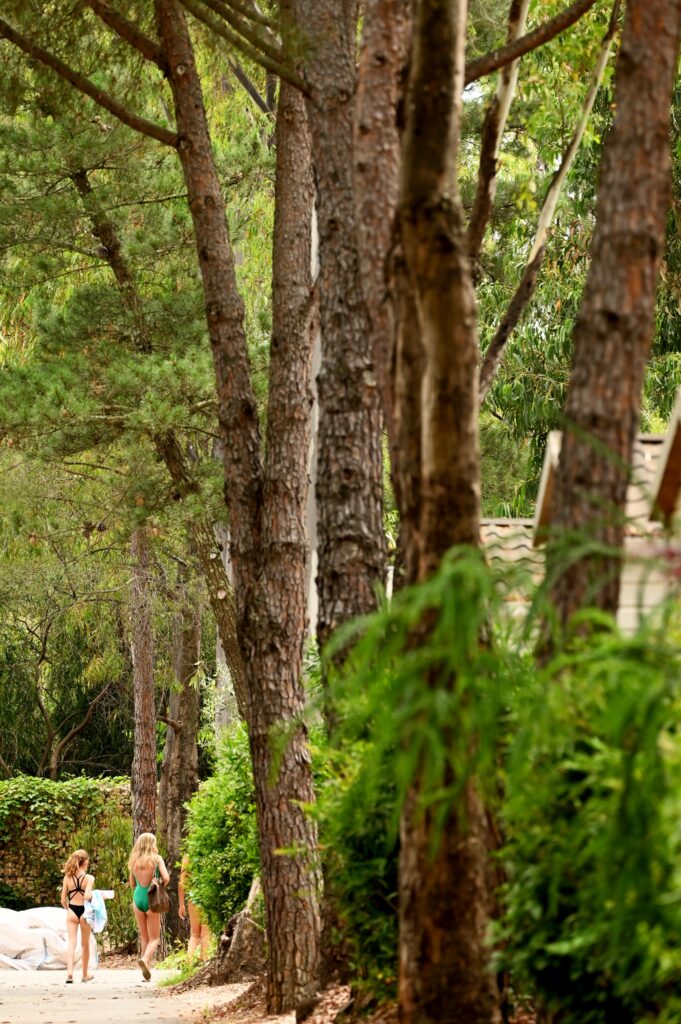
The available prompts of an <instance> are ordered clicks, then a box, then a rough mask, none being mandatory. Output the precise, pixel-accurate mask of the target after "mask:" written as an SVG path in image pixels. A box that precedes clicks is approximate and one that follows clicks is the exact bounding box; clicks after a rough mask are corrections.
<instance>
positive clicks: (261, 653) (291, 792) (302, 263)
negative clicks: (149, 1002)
mask: <svg viewBox="0 0 681 1024" xmlns="http://www.w3.org/2000/svg"><path fill="white" fill-rule="evenodd" d="M156 14H157V21H158V26H159V32H160V36H161V39H162V42H163V46H164V50H165V53H166V57H167V63H168V67H169V78H170V82H171V86H172V89H173V96H174V100H175V110H176V116H177V122H178V131H179V135H180V143H179V146H178V150H179V153H180V159H181V161H182V167H183V171H184V176H185V182H186V185H187V191H188V196H189V207H190V211H191V214H192V220H193V224H194V233H195V239H196V246H197V251H198V255H199V265H200V268H201V274H202V279H203V286H204V294H205V299H206V309H207V314H208V324H209V332H210V338H211V344H212V348H213V357H214V363H215V370H216V378H217V388H218V407H219V413H218V415H219V420H220V426H221V431H222V436H223V452H224V465H225V478H226V481H227V488H226V495H227V501H228V506H229V511H230V536H231V561H232V567H233V574H234V590H235V595H236V602H237V607H236V610H237V633H238V637H239V644H240V647H241V650H242V653H243V661H244V665H245V673H246V684H247V686H246V689H247V693H246V697H247V699H246V706H245V708H244V711H245V717H246V720H247V722H248V725H249V737H250V743H251V754H252V760H253V772H254V781H255V789H256V806H257V813H258V828H259V835H260V842H261V860H262V879H263V893H264V897H265V908H266V915H267V929H268V1009H269V1011H270V1012H274V1013H281V1012H283V1011H285V1010H288V1009H291V1008H292V1007H294V1006H295V1005H296V1004H297V1003H298V1002H299V1001H300V1000H301V999H303V998H306V997H308V996H309V994H310V992H311V990H312V989H313V988H314V986H315V984H316V976H317V958H318V909H317V907H318V891H317V890H318V877H317V868H316V864H315V861H314V857H315V848H316V835H315V829H314V826H313V825H312V823H311V821H310V819H309V817H308V816H307V815H306V814H305V812H304V809H303V807H304V805H305V804H306V803H310V802H312V800H313V799H314V790H313V786H312V774H311V768H310V758H309V753H308V749H307V742H306V736H305V731H304V728H303V727H302V726H301V725H296V724H294V723H296V720H297V719H298V717H299V715H300V711H301V710H302V705H303V699H304V697H303V690H302V686H301V680H300V669H301V660H302V644H303V639H304V635H305V613H304V608H305V590H304V581H305V560H306V544H305V534H304V520H305V502H306V496H307V493H306V480H307V476H306V459H307V452H308V446H309V412H310V404H311V400H310V393H309V388H310V381H309V366H310V358H311V341H312V333H313V332H312V329H311V324H312V317H313V303H312V296H311V289H310V242H309V229H310V223H311V190H310V186H309V185H308V184H305V182H306V178H305V167H306V166H307V163H306V157H305V154H306V145H307V143H306V138H307V129H306V126H305V120H304V118H303V117H302V116H301V115H302V106H301V102H300V100H299V99H298V97H297V96H295V95H293V94H290V95H289V93H288V90H286V91H285V90H284V87H282V95H281V99H280V104H279V110H278V118H277V201H276V211H277V223H276V226H275V254H274V260H273V263H274V268H275V273H274V282H273V284H274V291H275V299H274V303H273V319H274V329H273V337H272V346H271V353H270V395H269V405H268V410H269V411H268V437H267V455H266V463H265V466H263V465H262V463H261V461H260V431H259V425H258V417H257V408H256V404H255V396H254V393H253V389H252V385H251V380H250V370H249V365H248V355H247V346H246V338H245V334H244V328H243V303H242V301H241V299H240V297H239V294H238V291H237V288H236V278H235V272H234V260H233V257H232V252H231V248H230V242H229V235H228V231H227V221H226V216H225V209H224V203H223V200H222V196H221V194H220V186H219V181H218V177H217V173H216V169H215V165H214V162H213V157H212V153H211V147H210V138H209V134H208V126H207V123H206V118H205V111H204V107H203V99H202V95H201V88H200V83H199V79H198V75H197V73H196V68H195V63H194V56H193V52H192V47H191V41H190V38H189V35H188V32H187V28H186V24H185V20H184V16H183V14H182V11H181V8H180V6H179V4H178V3H177V2H176V0H156ZM301 168H302V169H303V170H302V173H301ZM294 172H295V173H294ZM296 190H299V194H297V193H296ZM282 729H286V730H287V732H288V736H287V740H288V742H287V743H285V744H283V749H282V751H281V756H280V757H278V758H277V757H275V750H276V748H275V744H277V743H278V742H279V741H280V740H281V737H280V736H279V737H278V736H277V731H279V732H281V730H282ZM273 768H276V770H274V771H273ZM282 849H290V850H293V849H295V850H296V851H297V852H296V853H292V854H284V855H282V854H280V853H277V851H280V850H282Z"/></svg>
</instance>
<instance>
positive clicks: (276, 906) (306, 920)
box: [244, 5, 320, 1013]
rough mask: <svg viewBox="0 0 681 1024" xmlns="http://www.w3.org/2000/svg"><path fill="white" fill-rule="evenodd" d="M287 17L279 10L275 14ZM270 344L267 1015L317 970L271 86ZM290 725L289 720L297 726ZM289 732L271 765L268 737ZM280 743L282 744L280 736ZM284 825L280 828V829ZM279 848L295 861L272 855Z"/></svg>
mask: <svg viewBox="0 0 681 1024" xmlns="http://www.w3.org/2000/svg"><path fill="white" fill-rule="evenodd" d="M282 8H283V9H284V10H286V5H282ZM276 152H277V177H276V188H275V224H274V252H273V273H274V279H273V288H272V296H273V305H272V321H273V334H272V346H271V351H270V378H269V399H268V409H269V418H268V424H267V428H268V429H267V448H266V451H267V455H266V460H265V477H264V488H263V516H262V543H263V549H264V551H266V552H267V558H266V560H265V561H264V564H263V567H262V572H261V575H260V579H259V581H258V586H257V588H256V589H255V591H254V593H253V602H254V605H253V608H254V611H255V615H254V618H253V622H252V628H251V631H250V632H249V633H245V634H244V645H245V651H244V653H245V661H246V664H248V665H251V666H252V672H251V687H252V690H251V692H252V713H251V720H250V723H249V726H250V728H249V738H250V745H251V755H252V758H253V766H254V777H255V786H256V799H257V804H258V808H259V815H258V833H259V839H260V856H261V862H262V869H263V878H266V879H267V880H268V889H267V890H265V914H266V930H267V944H268V951H269V970H268V976H267V1002H268V1006H269V1009H270V1012H273V1013H282V1012H284V1011H285V1010H286V1009H289V1008H290V1007H292V1006H294V1005H297V1004H298V1003H300V1002H301V1001H302V1000H305V999H308V998H309V997H310V995H311V994H312V993H313V992H314V990H315V988H316V985H317V981H318V977H317V969H318V960H319V930H320V923H319V888H320V885H319V882H320V880H319V875H318V871H319V868H318V864H317V861H316V857H317V854H316V846H317V837H316V827H315V825H314V824H313V822H312V821H311V820H310V817H309V814H308V812H307V811H306V805H309V804H311V803H312V802H313V801H314V790H313V785H312V775H311V771H310V755H309V750H308V741H307V730H306V728H305V726H304V724H303V721H302V716H303V709H304V705H305V693H304V689H303V685H302V668H303V643H304V639H305V635H306V598H307V590H306V580H307V574H306V568H307V557H308V550H307V532H306V523H305V519H306V509H307V490H308V484H307V460H308V450H309V445H310V428H311V419H310V412H311V408H312V390H311V368H312V348H313V338H314V334H315V332H316V301H315V297H314V295H313V293H312V288H311V275H312V267H311V225H312V207H313V191H314V190H313V181H312V167H311V159H310V139H309V132H308V128H307V119H306V113H305V104H304V101H303V99H302V97H301V96H300V94H299V93H298V92H297V90H295V89H294V88H293V87H292V86H290V85H288V84H287V83H284V82H282V83H281V88H280V94H279V103H278V107H277V124H276ZM296 720H297V721H296ZM284 729H286V730H288V732H289V735H288V737H287V741H286V742H285V744H284V745H283V747H282V750H281V754H280V756H279V757H278V758H277V756H276V754H275V753H274V751H275V749H276V744H277V733H280V734H281V732H282V730H284ZM280 740H281V736H280ZM284 817H285V820H284ZM282 847H289V848H292V847H295V848H297V850H298V852H297V853H292V854H287V855H282V853H281V848H282Z"/></svg>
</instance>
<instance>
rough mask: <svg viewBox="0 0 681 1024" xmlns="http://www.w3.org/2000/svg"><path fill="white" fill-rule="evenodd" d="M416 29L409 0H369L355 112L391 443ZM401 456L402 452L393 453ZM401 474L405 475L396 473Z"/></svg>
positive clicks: (362, 227) (363, 241) (370, 288)
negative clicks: (402, 189) (407, 103)
mask: <svg viewBox="0 0 681 1024" xmlns="http://www.w3.org/2000/svg"><path fill="white" fill-rule="evenodd" d="M410 31H411V18H410V4H409V2H408V0H368V2H367V3H366V4H365V10H364V22H363V27H362V45H361V50H360V57H359V73H358V80H357V101H356V120H355V143H354V155H355V203H356V209H357V226H358V239H359V254H360V267H361V273H362V285H363V290H364V297H365V299H366V304H367V309H368V311H369V323H370V327H371V348H372V352H373V358H374V363H375V366H376V377H377V380H378V383H379V388H380V394H381V399H382V403H383V415H384V419H385V425H386V428H387V432H388V439H389V442H390V445H391V451H392V450H393V449H394V445H395V442H396V437H395V427H394V422H393V420H394V413H393V406H394V390H393V389H394V374H393V361H394V352H393V338H394V325H393V318H392V310H391V305H390V302H389V301H388V288H387V281H386V269H387V264H388V258H389V253H390V248H391V245H392V241H393V220H394V217H395V210H396V207H397V199H398V194H399V179H400V135H399V126H398V103H399V101H400V98H401V94H402V89H403V76H404V74H405V69H406V63H407V58H408V51H409V37H410ZM392 461H393V463H394V462H395V461H396V457H395V455H394V454H393V459H392ZM396 480H397V478H396Z"/></svg>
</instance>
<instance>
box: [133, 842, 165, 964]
mask: <svg viewBox="0 0 681 1024" xmlns="http://www.w3.org/2000/svg"><path fill="white" fill-rule="evenodd" d="M128 871H129V875H128V884H129V886H130V888H131V889H134V892H133V894H132V909H133V910H134V912H135V918H136V920H137V927H138V928H139V931H140V944H141V947H142V951H141V955H140V957H139V959H138V961H137V963H138V964H139V967H140V969H141V971H142V975H143V976H144V980H145V981H149V979H150V978H151V971H150V970H149V968H150V967H151V962H152V959H153V956H154V953H155V952H156V948H157V946H158V943H159V939H160V937H161V915H160V914H154V913H152V911H151V910H149V899H148V893H149V886H150V885H151V880H152V878H153V877H154V875H160V877H161V881H162V882H163V884H164V885H167V884H168V882H169V881H170V875H169V874H168V869H167V868H166V866H165V864H164V862H163V857H161V855H160V854H159V852H158V847H157V845H156V836H155V835H153V834H152V833H151V832H143V833H142V835H141V836H140V837H139V839H138V840H137V842H136V843H135V845H134V846H133V848H132V853H131V854H130V860H129V861H128Z"/></svg>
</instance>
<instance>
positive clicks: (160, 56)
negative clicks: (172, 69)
mask: <svg viewBox="0 0 681 1024" xmlns="http://www.w3.org/2000/svg"><path fill="white" fill-rule="evenodd" d="M85 3H86V4H87V5H88V7H89V8H91V10H93V11H94V13H95V14H96V15H97V17H98V18H100V20H101V21H103V22H104V24H105V25H108V26H109V28H111V29H113V31H114V32H115V33H116V35H118V36H120V37H121V39H124V40H125V42H126V43H130V45H131V46H134V48H135V49H136V50H139V52H140V53H141V54H142V56H143V57H146V59H147V60H150V61H152V62H153V63H154V64H155V65H156V66H157V67H158V68H160V69H161V71H162V72H163V74H164V75H165V74H166V73H167V71H168V62H167V61H166V58H165V54H164V53H163V50H162V49H161V47H160V46H159V44H158V43H156V42H154V40H153V39H150V38H149V37H148V36H146V35H145V34H144V32H142V31H140V29H138V28H137V26H136V25H133V23H132V22H131V21H128V20H127V19H126V18H124V17H123V15H122V14H119V13H118V11H115V10H114V9H113V8H112V7H111V6H110V5H109V4H108V3H107V2H106V0H85Z"/></svg>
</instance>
